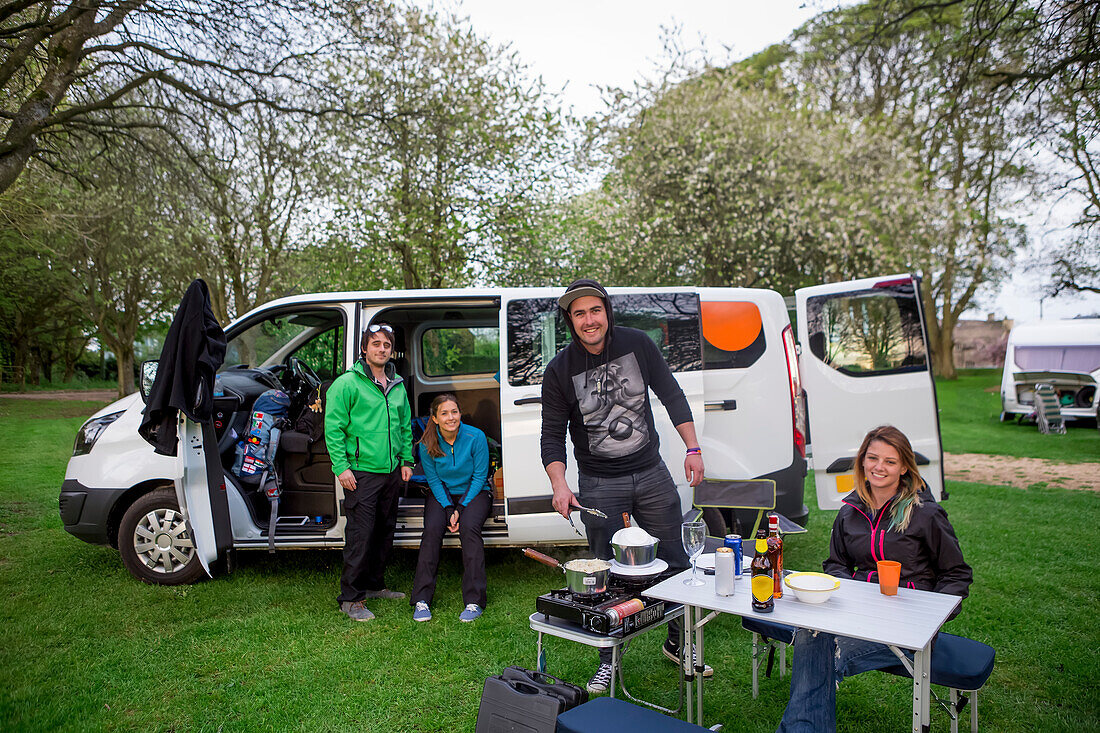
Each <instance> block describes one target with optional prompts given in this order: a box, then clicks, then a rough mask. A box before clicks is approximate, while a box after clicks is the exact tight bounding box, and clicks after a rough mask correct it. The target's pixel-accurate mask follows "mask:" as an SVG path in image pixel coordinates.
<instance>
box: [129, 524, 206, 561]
mask: <svg viewBox="0 0 1100 733" xmlns="http://www.w3.org/2000/svg"><path fill="white" fill-rule="evenodd" d="M134 551H135V552H136V553H137V556H138V557H139V558H140V559H141V561H142V562H143V563H145V567H147V568H149V569H150V570H152V571H153V572H155V573H175V572H179V571H180V570H183V568H184V567H185V566H186V565H187V563H189V562H191V558H192V557H194V556H195V545H194V544H192V542H191V537H190V536H189V535H188V534H187V524H186V523H185V522H184V521H183V514H181V513H180V512H178V511H176V510H175V509H154V510H153V511H151V512H149V513H148V514H146V515H145V516H144V517H142V518H141V521H139V522H138V523H137V526H136V527H134Z"/></svg>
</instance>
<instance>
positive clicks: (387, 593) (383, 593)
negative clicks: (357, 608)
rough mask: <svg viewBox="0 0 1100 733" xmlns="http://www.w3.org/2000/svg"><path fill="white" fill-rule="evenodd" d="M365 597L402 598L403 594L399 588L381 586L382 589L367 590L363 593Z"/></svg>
mask: <svg viewBox="0 0 1100 733" xmlns="http://www.w3.org/2000/svg"><path fill="white" fill-rule="evenodd" d="M364 595H365V596H366V597H367V598H388V599H394V598H404V597H405V594H404V593H402V592H401V591H399V590H390V589H389V588H383V589H382V590H368V591H367V592H366V593H365V594H364Z"/></svg>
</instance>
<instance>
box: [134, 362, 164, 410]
mask: <svg viewBox="0 0 1100 733" xmlns="http://www.w3.org/2000/svg"><path fill="white" fill-rule="evenodd" d="M159 365H160V362H159V361H157V360H156V359H150V360H149V361H143V362H141V379H139V380H138V391H139V392H141V401H142V402H148V401H149V390H151V389H152V388H153V382H154V381H156V379H157V366H159Z"/></svg>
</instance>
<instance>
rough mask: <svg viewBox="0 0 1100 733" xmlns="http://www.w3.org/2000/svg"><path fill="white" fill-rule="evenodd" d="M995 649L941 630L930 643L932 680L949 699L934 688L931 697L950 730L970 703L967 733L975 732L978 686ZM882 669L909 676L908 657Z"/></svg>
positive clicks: (990, 666) (988, 672)
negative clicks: (941, 695)
mask: <svg viewBox="0 0 1100 733" xmlns="http://www.w3.org/2000/svg"><path fill="white" fill-rule="evenodd" d="M995 656H996V651H995V650H994V649H993V647H991V646H989V645H988V644H983V643H982V642H980V641H974V640H973V639H968V638H966V637H965V636H955V635H954V634H948V633H946V632H943V631H941V632H940V633H939V635H938V636H936V643H935V644H934V645H933V646H932V674H931V677H932V684H933V685H940V686H941V687H946V688H948V690H949V691H950V699H949V700H948V701H946V702H945V701H944V700H942V699H941V698H940V697H939V696H938V695H936V693H935V692H932V699H933V700H935V701H936V702H937V703H939V705H940V707H942V708H943V709H944V710H946V711H947V714H948V715H950V716H951V733H959V715H960V714H962V711H963V709H964V708H965V707H966V705H967V703H968V702H969V703H970V733H978V690H980V689H981V688H982V686H983V685H985V683H986V680H988V679H989V675H991V674H993V660H994V657H995ZM899 662H901V663H899V664H897V665H894V666H893V667H887V668H886V669H883V670H882V671H883V672H887V673H889V674H896V675H899V676H901V677H909V678H910V679H911V678H912V677H913V669H912V666H911V663H910V662H909V660H908V659H906V660H904V661H902V660H899Z"/></svg>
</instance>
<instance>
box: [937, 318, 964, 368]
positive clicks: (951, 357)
mask: <svg viewBox="0 0 1100 733" xmlns="http://www.w3.org/2000/svg"><path fill="white" fill-rule="evenodd" d="M944 318H945V319H950V318H951V316H949V315H946V314H945V316H944ZM932 373H933V374H935V375H936V376H937V377H939V378H940V379H957V378H958V374H957V373H956V372H955V324H954V323H952V324H951V326H950V328H947V327H944V328H941V329H940V332H939V338H937V339H936V343H934V344H932Z"/></svg>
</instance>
